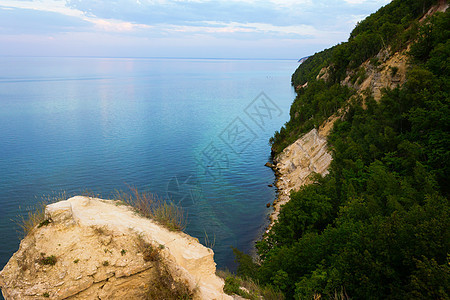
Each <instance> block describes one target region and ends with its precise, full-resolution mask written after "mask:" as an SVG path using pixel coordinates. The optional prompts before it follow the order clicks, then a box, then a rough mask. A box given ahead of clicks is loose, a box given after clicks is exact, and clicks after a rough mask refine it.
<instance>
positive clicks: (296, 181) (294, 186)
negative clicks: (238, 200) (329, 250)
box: [270, 129, 332, 225]
mask: <svg viewBox="0 0 450 300" xmlns="http://www.w3.org/2000/svg"><path fill="white" fill-rule="evenodd" d="M331 161H332V157H331V154H330V153H329V151H328V149H327V140H326V138H325V137H324V136H322V135H321V134H319V131H318V130H317V129H313V130H311V131H310V132H308V133H307V134H305V135H303V136H302V137H301V138H299V139H298V140H297V141H295V142H294V143H293V144H291V145H289V146H288V147H286V148H285V149H284V150H283V152H282V153H280V154H279V155H278V156H277V157H276V158H275V159H274V163H275V165H274V167H273V169H274V171H275V174H277V177H278V178H277V182H276V184H275V185H276V187H277V188H278V198H277V200H275V202H274V204H273V208H274V210H273V212H272V214H271V215H270V221H271V225H273V222H275V221H276V220H277V219H278V215H279V213H280V210H281V207H282V206H283V205H284V204H286V203H287V202H288V201H289V200H290V193H291V191H298V189H299V188H300V187H301V186H302V185H305V184H309V183H311V179H310V175H311V174H313V173H318V174H321V175H326V174H328V167H329V166H330V163H331Z"/></svg>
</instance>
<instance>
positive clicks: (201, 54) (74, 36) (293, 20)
mask: <svg viewBox="0 0 450 300" xmlns="http://www.w3.org/2000/svg"><path fill="white" fill-rule="evenodd" d="M389 2H390V0H240V1H237V0H0V56H100V57H189V58H254V59H258V58H267V59H273V58H275V59H299V58H301V57H304V56H309V55H312V54H314V53H315V52H318V51H321V50H323V49H325V48H328V47H331V46H333V45H336V44H338V43H340V42H344V41H346V40H347V39H348V37H349V34H350V32H351V30H352V29H353V28H354V27H355V25H356V23H357V22H358V21H360V20H362V19H364V18H365V17H366V16H368V15H370V14H371V13H373V12H375V11H376V10H378V9H379V8H380V7H382V6H384V5H386V4H388V3H389Z"/></svg>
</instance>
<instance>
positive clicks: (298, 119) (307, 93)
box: [270, 80, 352, 152]
mask: <svg viewBox="0 0 450 300" xmlns="http://www.w3.org/2000/svg"><path fill="white" fill-rule="evenodd" d="M351 94H352V92H351V91H350V89H349V88H348V87H345V86H342V85H340V84H338V83H336V84H330V83H327V82H325V81H323V80H313V81H310V82H309V84H308V88H306V89H300V91H299V92H298V94H297V98H296V99H295V101H294V103H293V104H292V106H291V120H290V121H289V122H288V123H287V124H286V125H285V127H283V128H281V130H280V132H276V133H275V136H274V138H271V140H270V143H272V148H273V149H274V150H275V151H276V152H280V151H281V150H282V149H283V148H284V147H286V146H287V145H289V144H291V143H292V142H294V141H295V140H296V139H298V136H299V134H301V133H304V132H307V131H309V130H311V129H313V128H314V127H318V126H319V125H320V124H321V123H323V121H325V120H326V119H327V118H328V117H329V116H331V115H332V114H333V113H335V112H336V111H337V110H338V109H339V108H340V107H341V105H342V104H343V103H344V102H345V101H346V100H348V98H349V97H350V95H351ZM274 139H276V140H277V141H278V142H277V143H276V144H275V143H273V141H274Z"/></svg>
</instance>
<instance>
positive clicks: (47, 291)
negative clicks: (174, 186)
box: [0, 196, 232, 299]
mask: <svg viewBox="0 0 450 300" xmlns="http://www.w3.org/2000/svg"><path fill="white" fill-rule="evenodd" d="M45 218H46V221H44V222H42V223H41V224H39V225H38V226H37V227H36V228H34V229H33V230H32V232H30V233H29V234H28V235H27V236H26V237H25V238H24V239H23V240H22V242H21V243H20V247H19V250H18V251H17V252H16V253H14V255H13V256H12V257H11V259H10V260H9V262H8V264H7V265H6V266H5V268H4V269H3V270H2V271H1V272H0V288H1V289H2V293H3V295H4V297H5V298H6V299H44V298H51V299H119V298H124V299H158V297H159V295H160V296H161V297H163V298H164V296H162V295H164V293H165V294H166V295H167V294H168V295H176V294H178V295H180V296H183V297H188V298H191V299H232V297H230V296H228V295H226V294H224V293H223V285H224V282H223V280H222V279H220V278H219V277H217V276H216V275H215V271H216V264H215V262H214V259H213V256H214V253H213V251H212V250H211V249H209V248H206V247H204V246H203V245H201V244H200V243H199V242H198V240H197V239H195V238H193V237H191V236H189V235H187V234H184V233H182V232H173V231H169V230H167V229H165V228H163V227H162V226H160V225H158V224H156V223H155V222H153V221H152V220H149V219H146V218H143V217H141V216H139V215H137V214H136V213H135V212H134V211H133V210H132V208H130V207H129V206H127V205H123V203H122V202H119V201H112V200H102V199H97V198H90V197H81V196H77V197H73V198H70V199H68V200H66V201H61V202H57V203H54V204H51V205H48V206H47V207H46V210H45ZM183 299H185V298H183Z"/></svg>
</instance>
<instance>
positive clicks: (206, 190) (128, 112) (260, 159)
mask: <svg viewBox="0 0 450 300" xmlns="http://www.w3.org/2000/svg"><path fill="white" fill-rule="evenodd" d="M296 67H297V63H296V61H295V60H292V61H287V60H211V59H207V60H206V59H122V58H23V57H22V58H11V57H7V58H0V236H1V237H2V243H1V245H0V269H1V268H3V266H4V265H5V264H6V262H7V261H8V259H9V257H10V256H11V255H12V254H13V253H14V252H15V251H16V250H17V249H18V246H19V241H20V239H19V234H18V230H19V228H18V226H17V225H16V224H15V223H14V220H16V219H17V216H19V215H21V214H22V215H23V214H24V213H26V211H27V208H29V207H30V206H32V205H33V204H35V203H37V202H38V201H40V199H41V197H42V196H46V195H54V194H58V193H61V192H66V194H67V195H76V194H79V193H80V192H81V191H83V190H86V189H87V190H89V191H92V192H93V193H100V194H101V195H102V196H103V197H105V198H106V197H108V196H109V195H111V193H113V192H114V190H116V189H117V190H127V185H131V186H134V187H137V188H138V189H139V190H141V191H151V192H153V193H155V194H157V195H158V196H160V197H168V198H170V199H171V200H172V201H174V202H176V203H178V204H180V205H182V206H183V207H184V208H185V210H186V212H187V215H188V226H187V229H186V231H187V233H189V234H190V235H192V236H195V237H197V238H199V240H200V241H201V242H204V240H205V232H206V234H207V235H208V237H209V240H210V241H211V243H214V240H215V245H214V251H215V258H216V262H217V264H218V266H219V267H221V268H223V267H229V268H232V267H233V259H234V258H233V254H232V251H231V248H230V246H234V247H238V248H239V249H241V250H243V251H247V252H249V251H251V249H252V245H253V242H254V241H255V239H257V238H258V237H259V236H260V234H261V232H262V231H263V230H264V226H266V225H267V215H268V213H269V210H268V209H267V208H266V203H268V202H271V201H272V200H273V199H274V197H275V190H274V188H272V187H268V185H269V184H271V183H273V181H274V175H273V173H272V171H271V170H270V169H268V168H266V167H264V163H265V162H266V161H267V160H268V159H269V155H270V147H269V145H268V139H269V137H270V136H272V134H273V132H274V131H275V130H277V129H279V128H280V127H281V125H283V123H284V122H285V121H286V120H287V119H288V117H289V106H290V104H291V102H292V100H293V99H294V91H293V89H292V87H291V86H290V76H291V74H292V73H293V72H294V70H295V68H296Z"/></svg>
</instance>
